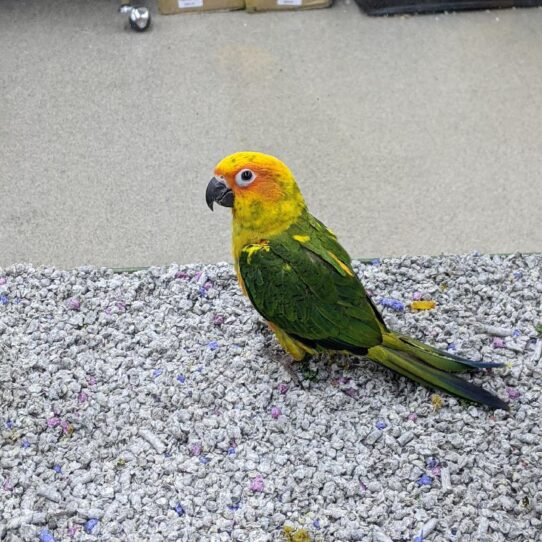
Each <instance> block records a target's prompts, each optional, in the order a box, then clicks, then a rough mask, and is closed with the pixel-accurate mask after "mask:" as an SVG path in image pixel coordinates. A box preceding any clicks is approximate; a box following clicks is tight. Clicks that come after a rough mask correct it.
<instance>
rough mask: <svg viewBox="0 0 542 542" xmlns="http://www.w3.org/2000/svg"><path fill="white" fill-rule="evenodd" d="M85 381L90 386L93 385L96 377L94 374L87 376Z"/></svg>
mask: <svg viewBox="0 0 542 542" xmlns="http://www.w3.org/2000/svg"><path fill="white" fill-rule="evenodd" d="M87 381H88V383H89V385H90V386H95V385H96V378H95V377H94V376H89V377H88V378H87Z"/></svg>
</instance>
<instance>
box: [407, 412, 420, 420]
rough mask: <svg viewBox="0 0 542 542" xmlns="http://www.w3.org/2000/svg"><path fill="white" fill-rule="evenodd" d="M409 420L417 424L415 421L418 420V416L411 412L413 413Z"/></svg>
mask: <svg viewBox="0 0 542 542" xmlns="http://www.w3.org/2000/svg"><path fill="white" fill-rule="evenodd" d="M408 419H409V420H410V421H411V422H415V421H416V420H417V419H418V415H417V414H416V413H415V412H411V413H410V414H409V415H408Z"/></svg>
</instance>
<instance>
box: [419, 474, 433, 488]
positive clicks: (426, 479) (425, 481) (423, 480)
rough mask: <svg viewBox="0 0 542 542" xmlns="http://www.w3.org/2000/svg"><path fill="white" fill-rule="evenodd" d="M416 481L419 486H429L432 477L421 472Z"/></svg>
mask: <svg viewBox="0 0 542 542" xmlns="http://www.w3.org/2000/svg"><path fill="white" fill-rule="evenodd" d="M416 483H417V484H418V485H419V486H430V485H431V484H432V483H433V479H432V478H431V476H428V475H427V474H422V475H421V476H420V478H419V479H418V481H417V482H416Z"/></svg>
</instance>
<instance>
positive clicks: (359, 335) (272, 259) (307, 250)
mask: <svg viewBox="0 0 542 542" xmlns="http://www.w3.org/2000/svg"><path fill="white" fill-rule="evenodd" d="M239 271H240V274H241V277H242V279H243V282H244V285H245V289H246V291H247V294H248V296H249V298H250V300H251V301H252V303H253V305H254V307H255V308H256V310H257V311H258V312H259V313H260V314H261V315H262V316H263V317H264V318H265V319H266V320H268V321H269V322H271V323H273V324H275V325H277V326H278V327H280V328H281V329H282V330H283V331H285V332H286V333H288V335H290V336H292V337H293V338H295V339H297V340H300V341H301V342H303V343H304V344H306V345H308V346H310V347H312V348H316V349H332V350H349V351H351V352H355V353H365V352H366V351H367V349H368V348H370V347H372V346H375V345H378V344H380V343H381V342H382V329H385V328H384V326H383V325H382V324H380V322H379V315H378V312H376V309H374V307H373V306H372V304H371V302H370V300H369V298H368V297H367V294H366V293H365V290H364V289H363V286H362V285H361V283H360V281H359V280H358V278H357V277H356V275H355V274H354V272H353V271H352V268H351V266H350V257H349V256H348V254H347V253H346V251H345V250H344V249H343V248H342V247H341V246H340V245H339V243H338V242H337V240H336V238H335V236H334V234H333V233H332V232H330V231H329V230H328V229H327V228H326V227H325V226H324V225H323V224H322V223H321V222H319V221H317V220H316V219H315V218H314V217H312V216H311V215H309V214H308V213H304V215H302V217H301V218H300V219H299V220H298V221H297V222H296V223H295V224H293V225H292V226H291V227H290V228H289V229H288V230H287V231H286V232H284V233H282V234H281V235H279V236H277V237H274V238H273V239H270V240H268V242H267V243H262V244H255V245H249V246H246V247H245V248H244V249H243V250H242V252H241V256H240V258H239Z"/></svg>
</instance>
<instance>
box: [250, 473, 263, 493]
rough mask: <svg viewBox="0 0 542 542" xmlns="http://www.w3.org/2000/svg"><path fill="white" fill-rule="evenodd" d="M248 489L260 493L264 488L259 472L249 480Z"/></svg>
mask: <svg viewBox="0 0 542 542" xmlns="http://www.w3.org/2000/svg"><path fill="white" fill-rule="evenodd" d="M250 490H251V491H254V492H255V493H261V492H262V491H263V490H264V483H263V477H262V475H261V474H258V475H257V476H255V477H254V478H252V480H251V481H250Z"/></svg>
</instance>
